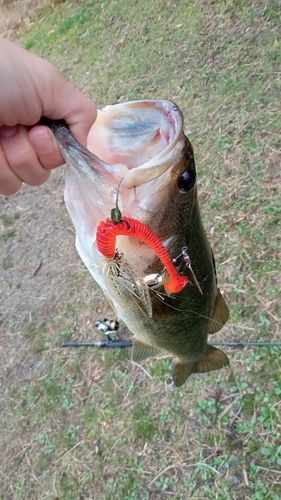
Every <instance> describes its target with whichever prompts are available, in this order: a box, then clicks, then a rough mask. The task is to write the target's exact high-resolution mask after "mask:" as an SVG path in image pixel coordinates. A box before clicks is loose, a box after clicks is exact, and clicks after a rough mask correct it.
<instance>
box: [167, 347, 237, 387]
mask: <svg viewBox="0 0 281 500" xmlns="http://www.w3.org/2000/svg"><path fill="white" fill-rule="evenodd" d="M228 363H229V359H228V357H227V355H226V354H225V353H224V352H223V351H221V350H220V349H217V348H216V347H213V346H210V345H207V349H206V354H205V356H204V357H203V358H202V359H200V361H197V362H196V363H190V364H188V363H183V362H182V361H179V362H178V363H177V364H176V365H175V366H174V369H173V374H172V377H173V381H174V384H175V386H176V387H179V386H181V385H183V384H184V383H185V381H186V379H187V378H188V377H189V376H190V375H192V373H205V372H210V371H212V370H219V369H220V368H222V367H223V366H225V365H228Z"/></svg>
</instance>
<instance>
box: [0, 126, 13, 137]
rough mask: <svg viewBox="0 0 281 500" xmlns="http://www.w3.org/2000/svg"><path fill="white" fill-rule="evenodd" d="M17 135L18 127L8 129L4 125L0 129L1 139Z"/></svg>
mask: <svg viewBox="0 0 281 500" xmlns="http://www.w3.org/2000/svg"><path fill="white" fill-rule="evenodd" d="M16 133H17V126H16V125H14V126H13V127H7V126H6V125H2V127H0V137H12V136H13V135H16Z"/></svg>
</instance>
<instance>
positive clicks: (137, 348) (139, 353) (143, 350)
mask: <svg viewBox="0 0 281 500" xmlns="http://www.w3.org/2000/svg"><path fill="white" fill-rule="evenodd" d="M157 354H159V349H156V347H152V346H151V345H148V344H145V343H144V342H140V341H139V340H136V341H135V343H134V346H133V352H132V360H133V361H141V360H142V359H145V358H149V357H150V356H157Z"/></svg>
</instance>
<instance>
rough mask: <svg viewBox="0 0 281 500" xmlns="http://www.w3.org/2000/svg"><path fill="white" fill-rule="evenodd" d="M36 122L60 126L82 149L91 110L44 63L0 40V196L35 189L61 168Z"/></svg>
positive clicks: (49, 136) (49, 139)
mask: <svg viewBox="0 0 281 500" xmlns="http://www.w3.org/2000/svg"><path fill="white" fill-rule="evenodd" d="M42 116H44V117H47V118H50V119H53V120H57V119H63V120H65V121H66V123H67V124H68V126H69V128H70V130H71V131H72V133H73V135H74V136H75V138H76V139H77V140H78V141H79V142H81V143H82V144H83V145H84V146H86V140H87V135H88V132H89V129H90V128H91V125H92V124H93V122H94V121H95V119H96V107H95V105H94V103H93V102H92V101H90V100H89V99H88V98H87V97H86V96H84V95H83V94H82V93H81V92H80V91H79V90H78V89H76V88H75V87H73V85H71V84H70V83H69V82H68V81H67V80H65V78H64V77H63V76H62V75H61V73H60V72H59V71H58V70H57V69H56V68H55V67H54V66H52V65H51V64H50V63H49V62H47V61H45V60H44V59H41V58H39V57H37V56H35V55H33V54H31V53H29V52H27V51H26V50H24V49H23V48H21V47H20V46H18V45H16V44H14V43H13V42H10V41H9V40H5V39H0V194H5V195H10V194H14V193H16V192H17V191H18V190H19V189H20V188H21V185H22V182H24V183H26V184H30V185H31V186H39V185H41V184H43V183H44V182H46V181H47V180H48V178H49V176H50V170H51V169H52V168H56V167H58V166H59V165H62V164H63V163H64V160H63V158H62V156H61V153H60V150H59V148H58V145H57V142H56V140H55V137H54V135H53V133H52V131H51V130H50V128H48V127H46V126H43V125H36V123H38V121H39V120H40V118H41V117H42ZM34 125H35V126H34ZM30 127H32V128H30Z"/></svg>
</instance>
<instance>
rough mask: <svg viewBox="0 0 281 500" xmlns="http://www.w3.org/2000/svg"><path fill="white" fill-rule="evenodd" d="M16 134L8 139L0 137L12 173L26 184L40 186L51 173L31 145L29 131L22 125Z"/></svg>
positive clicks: (18, 127) (17, 128)
mask: <svg viewBox="0 0 281 500" xmlns="http://www.w3.org/2000/svg"><path fill="white" fill-rule="evenodd" d="M15 129H16V133H15V134H14V135H12V136H11V135H9V136H8V137H7V136H6V137H5V136H4V137H3V131H2V135H1V136H0V143H1V146H2V150H3V152H4V155H5V158H6V162H7V164H8V165H9V167H10V169H11V170H12V172H13V173H14V174H15V175H16V176H17V177H19V179H21V180H22V181H23V182H25V184H29V185H30V186H40V185H41V184H43V183H44V182H46V181H47V180H48V178H49V176H50V171H49V170H46V169H45V168H43V167H42V165H41V164H40V162H39V160H38V157H37V154H36V153H35V151H34V149H33V147H32V145H31V144H30V142H29V140H28V136H27V129H26V127H24V126H22V125H17V126H16V127H15Z"/></svg>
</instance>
